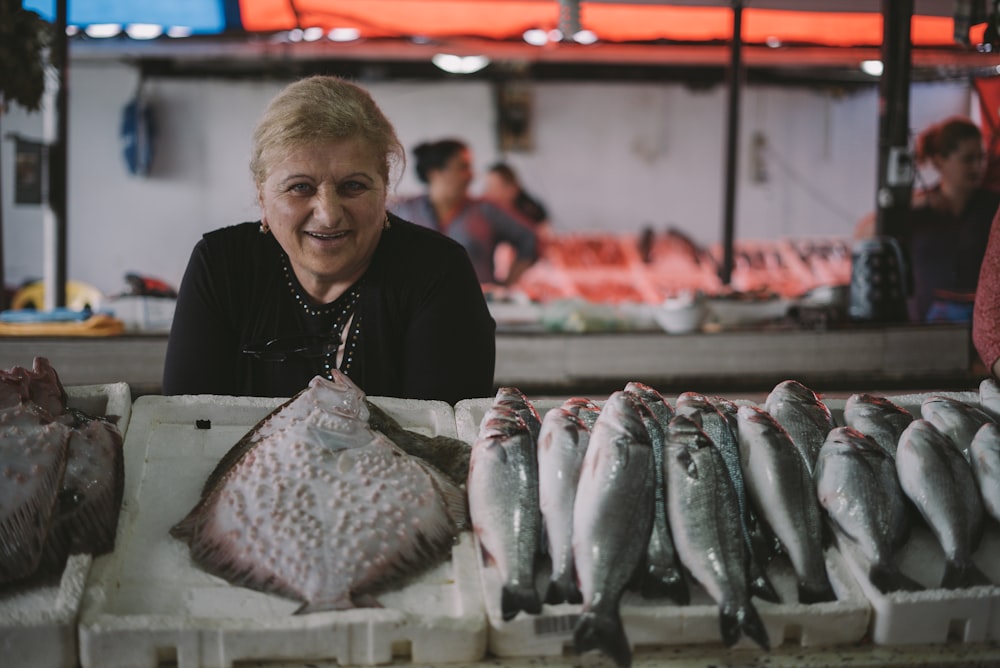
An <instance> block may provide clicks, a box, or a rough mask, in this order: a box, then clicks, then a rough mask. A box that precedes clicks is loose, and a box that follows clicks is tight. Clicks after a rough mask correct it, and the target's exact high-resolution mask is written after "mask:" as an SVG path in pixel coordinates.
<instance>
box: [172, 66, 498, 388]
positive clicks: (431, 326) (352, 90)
mask: <svg viewBox="0 0 1000 668" xmlns="http://www.w3.org/2000/svg"><path fill="white" fill-rule="evenodd" d="M404 160H405V155H404V150H403V147H402V145H401V144H400V142H399V139H398V138H397V136H396V132H395V130H394V129H393V127H392V124H391V123H390V122H389V120H388V119H387V118H386V117H385V116H384V114H383V113H382V111H381V110H380V109H379V108H378V106H377V105H376V104H375V102H374V100H373V99H372V98H371V96H370V95H369V94H368V92H367V91H366V90H364V89H363V88H361V87H359V86H357V85H355V84H352V83H350V82H347V81H344V80H342V79H339V78H337V77H328V76H315V77H309V78H306V79H302V80H300V81H297V82H295V83H292V84H290V85H288V86H287V87H285V88H284V89H283V90H282V91H281V92H280V93H279V94H278V95H277V96H275V98H274V99H272V100H271V102H270V104H269V105H268V107H267V109H266V111H265V112H264V115H263V117H262V118H261V120H260V122H259V123H258V124H257V127H256V129H255V131H254V135H253V149H252V155H251V161H250V172H251V174H252V176H253V180H254V184H255V186H256V192H257V200H258V204H259V206H260V210H261V217H260V220H258V221H254V222H246V223H242V224H238V225H232V226H229V227H224V228H221V229H218V230H214V231H211V232H208V233H207V234H205V235H204V236H203V237H202V238H201V239H200V240H199V241H198V243H197V244H196V245H195V247H194V250H193V252H192V254H191V259H190V261H189V263H188V266H187V269H186V271H185V274H184V278H183V280H182V282H181V285H180V290H179V294H178V298H177V306H176V311H175V314H174V319H173V323H172V326H171V330H170V338H169V340H168V343H167V356H166V362H165V365H164V372H163V393H164V394H165V395H172V394H221V395H235V396H258V397H290V396H293V395H295V394H296V393H298V392H299V391H301V390H303V389H305V388H306V386H307V385H308V383H309V382H310V381H311V380H312V379H313V378H314V377H315V376H317V375H322V376H324V377H326V378H331V377H332V376H333V375H334V374H333V372H332V369H338V370H339V371H341V372H342V373H344V374H346V375H347V376H348V377H350V378H351V380H352V381H354V382H355V383H356V384H357V385H358V386H359V387H360V388H361V389H362V390H364V392H365V393H366V394H368V395H378V396H390V397H402V398H408V399H436V400H441V401H447V402H449V403H452V404H453V403H455V402H457V401H459V400H461V399H467V398H473V397H485V396H489V395H490V394H492V393H493V391H494V390H493V372H494V365H495V362H496V340H495V336H494V335H495V330H496V325H495V323H494V321H493V318H492V316H491V315H490V312H489V309H488V308H487V306H486V300H485V298H484V295H483V291H482V289H481V287H480V284H479V281H478V279H477V277H476V274H475V270H474V269H473V267H472V263H471V262H470V261H469V256H468V254H467V253H466V252H465V250H464V249H463V248H462V246H461V245H460V244H458V243H456V242H455V241H453V240H451V239H449V238H447V237H446V236H444V235H442V234H440V233H438V232H435V231H433V230H429V229H427V228H426V227H421V226H419V225H415V224H413V223H410V222H407V221H405V220H401V219H400V218H397V217H395V216H392V215H390V214H389V213H388V211H387V210H386V196H387V192H388V191H389V183H390V174H391V173H395V175H396V176H398V173H399V171H401V170H402V165H403V163H404Z"/></svg>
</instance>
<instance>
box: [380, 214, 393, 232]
mask: <svg viewBox="0 0 1000 668" xmlns="http://www.w3.org/2000/svg"><path fill="white" fill-rule="evenodd" d="M390 227H391V225H390V224H389V212H388V211H386V213H385V220H384V221H382V229H383V230H387V229H389V228H390Z"/></svg>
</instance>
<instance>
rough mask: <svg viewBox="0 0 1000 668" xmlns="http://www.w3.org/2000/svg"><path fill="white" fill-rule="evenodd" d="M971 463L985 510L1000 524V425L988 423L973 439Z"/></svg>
mask: <svg viewBox="0 0 1000 668" xmlns="http://www.w3.org/2000/svg"><path fill="white" fill-rule="evenodd" d="M969 463H970V464H971V465H972V473H973V474H974V475H975V478H976V482H977V483H978V484H979V495H980V496H981V497H982V499H983V509H984V510H985V511H986V512H987V513H989V515H990V517H992V518H993V519H995V520H997V521H998V522H1000V425H997V424H996V423H995V422H987V423H986V424H984V425H983V426H982V427H980V428H979V431H977V432H976V435H975V436H974V437H973V439H972V445H970V446H969Z"/></svg>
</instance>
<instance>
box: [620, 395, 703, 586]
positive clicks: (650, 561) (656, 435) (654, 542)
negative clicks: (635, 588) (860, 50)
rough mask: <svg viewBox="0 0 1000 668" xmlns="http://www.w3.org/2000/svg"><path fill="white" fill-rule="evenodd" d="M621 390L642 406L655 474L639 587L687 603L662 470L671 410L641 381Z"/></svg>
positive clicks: (666, 403) (685, 583)
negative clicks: (650, 521)
mask: <svg viewBox="0 0 1000 668" xmlns="http://www.w3.org/2000/svg"><path fill="white" fill-rule="evenodd" d="M624 391H625V392H626V393H628V394H631V395H632V396H634V397H635V398H636V399H637V400H638V401H639V402H640V403H641V404H642V406H643V407H644V409H645V410H643V411H642V420H643V423H644V424H645V425H646V431H648V432H649V438H650V442H651V443H652V445H653V461H654V467H655V474H656V501H655V507H654V514H653V531H652V533H651V534H650V537H649V546H648V549H647V550H646V559H645V565H644V567H643V569H642V574H641V576H640V582H639V589H640V592H641V593H642V595H643V596H644V597H646V598H658V597H663V596H667V597H669V598H670V599H671V600H673V601H674V602H675V603H677V604H679V605H686V604H687V603H689V602H690V600H691V593H690V592H689V591H688V587H687V582H686V581H685V580H684V574H683V573H682V572H681V568H680V563H679V562H678V560H677V550H676V548H675V547H674V542H673V538H672V537H671V535H670V520H669V519H668V518H667V489H666V485H667V482H666V478H665V476H664V469H663V463H664V452H663V450H664V448H665V447H666V446H665V441H666V429H667V427H668V426H669V424H670V420H671V419H672V418H673V414H674V410H673V408H672V407H671V406H670V404H669V403H668V402H667V400H666V399H665V398H664V397H663V395H661V394H660V393H659V392H658V391H656V390H655V389H653V388H652V387H650V386H648V385H645V384H643V383H640V382H637V381H632V382H629V383H627V384H626V385H625V388H624Z"/></svg>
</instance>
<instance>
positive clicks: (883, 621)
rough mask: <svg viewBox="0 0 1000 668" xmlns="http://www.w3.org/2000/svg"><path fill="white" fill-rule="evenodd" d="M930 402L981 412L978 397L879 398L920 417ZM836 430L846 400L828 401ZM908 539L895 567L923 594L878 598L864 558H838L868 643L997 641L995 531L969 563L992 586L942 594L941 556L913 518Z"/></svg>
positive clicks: (999, 564) (998, 541) (999, 576)
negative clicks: (947, 401) (862, 615)
mask: <svg viewBox="0 0 1000 668" xmlns="http://www.w3.org/2000/svg"><path fill="white" fill-rule="evenodd" d="M930 396H946V397H950V398H952V399H957V400H959V401H964V402H966V403H969V404H971V405H973V406H976V407H981V405H982V404H981V403H980V401H979V393H978V392H928V393H923V394H899V395H885V397H886V398H887V399H889V400H890V401H892V402H893V403H895V404H896V405H897V406H899V407H901V408H904V409H906V410H908V411H910V413H912V414H913V416H914V418H919V417H920V405H921V403H922V402H923V400H924V399H926V398H927V397H930ZM824 403H825V404H826V405H827V406H828V407H829V408H830V411H831V413H833V416H834V419H835V420H836V421H837V424H840V425H842V424H844V404H845V403H846V400H842V399H830V400H825V401H824ZM913 520H914V526H913V528H912V529H911V533H910V537H909V538H908V539H907V542H906V543H905V544H904V545H903V546H902V548H901V549H900V551H899V553H898V555H897V559H896V562H897V564H898V565H899V567H900V569H901V570H902V571H903V573H904V574H905V575H908V576H910V577H911V578H913V579H914V580H916V581H917V582H919V583H920V584H922V585H924V586H925V587H928V589H926V590H925V591H918V592H894V593H890V594H883V593H882V592H880V591H879V590H878V589H876V588H875V586H874V585H872V584H871V581H870V580H869V579H868V575H867V572H868V564H867V561H866V560H865V558H864V557H863V556H862V555H861V554H860V552H858V551H857V550H856V549H855V548H854V547H853V546H851V545H843V547H842V552H843V554H844V558H845V561H846V562H847V564H848V566H849V568H850V569H851V572H852V573H853V574H854V576H855V578H856V579H857V581H858V584H859V585H860V586H861V589H862V591H863V592H864V595H865V597H866V598H867V599H868V601H869V602H870V603H871V606H872V629H871V636H872V640H873V641H874V642H876V643H878V644H880V645H910V644H927V643H943V642H946V641H958V642H965V643H976V642H984V641H993V640H1000V586H997V585H998V583H1000V527H998V526H997V524H996V522H994V521H993V520H992V519H989V518H987V522H986V525H985V531H984V535H983V538H982V542H981V543H980V545H979V547H978V548H977V550H976V552H975V553H973V555H972V558H973V561H975V563H976V565H977V566H979V568H980V570H982V571H983V573H985V574H986V576H987V577H989V578H990V580H991V581H992V582H993V583H994V586H992V587H991V586H979V587H970V588H968V589H958V590H947V589H940V588H938V587H937V585H938V583H940V582H941V576H942V574H943V573H944V553H943V551H942V549H941V546H940V545H939V544H938V542H937V540H936V539H935V538H934V535H933V534H932V533H931V531H930V528H929V527H928V526H927V525H926V524H925V523H924V521H923V519H922V518H921V517H920V516H919V514H917V513H914V517H913Z"/></svg>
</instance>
